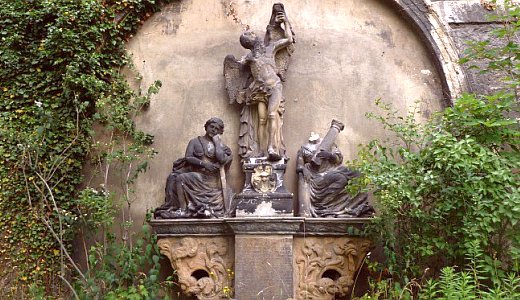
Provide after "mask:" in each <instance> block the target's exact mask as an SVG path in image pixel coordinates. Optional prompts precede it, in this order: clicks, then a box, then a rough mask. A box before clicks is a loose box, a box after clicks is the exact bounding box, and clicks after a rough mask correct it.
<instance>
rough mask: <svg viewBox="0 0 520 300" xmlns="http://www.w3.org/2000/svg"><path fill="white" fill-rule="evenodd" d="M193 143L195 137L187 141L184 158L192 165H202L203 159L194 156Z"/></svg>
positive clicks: (194, 142)
mask: <svg viewBox="0 0 520 300" xmlns="http://www.w3.org/2000/svg"><path fill="white" fill-rule="evenodd" d="M195 144H196V139H192V140H191V141H190V142H189V143H188V146H187V147H186V153H185V155H184V158H186V162H187V163H188V164H190V165H192V166H197V167H203V166H204V161H203V160H202V159H200V158H198V157H196V156H195Z"/></svg>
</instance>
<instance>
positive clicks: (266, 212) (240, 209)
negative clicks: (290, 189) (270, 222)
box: [235, 192, 293, 217]
mask: <svg viewBox="0 0 520 300" xmlns="http://www.w3.org/2000/svg"><path fill="white" fill-rule="evenodd" d="M235 201H236V203H237V206H236V216H237V217H275V216H278V217H285V216H286V217H291V216H293V194H291V193H266V194H260V193H254V192H252V193H240V194H238V195H237V196H235Z"/></svg>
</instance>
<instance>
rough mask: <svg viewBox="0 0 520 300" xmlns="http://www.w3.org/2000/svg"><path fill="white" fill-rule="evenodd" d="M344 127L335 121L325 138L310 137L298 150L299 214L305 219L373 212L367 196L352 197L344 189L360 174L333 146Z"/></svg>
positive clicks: (369, 214)
mask: <svg viewBox="0 0 520 300" xmlns="http://www.w3.org/2000/svg"><path fill="white" fill-rule="evenodd" d="M344 127H345V125H343V123H341V122H340V121H337V120H332V123H331V127H330V129H329V131H328V133H327V134H326V136H325V137H324V138H323V139H321V138H320V137H319V135H317V134H311V136H310V138H309V141H308V143H306V144H305V145H303V146H302V147H301V148H300V150H299V151H298V160H297V165H298V166H297V172H298V178H299V179H298V194H299V206H300V215H302V216H306V217H322V218H328V217H336V218H337V217H368V216H372V214H373V212H374V210H373V208H372V207H371V206H370V205H369V204H368V200H367V198H368V195H367V194H366V193H360V194H357V195H354V196H353V195H350V194H349V192H348V191H347V190H346V189H345V187H346V186H347V184H348V183H349V181H350V180H352V179H353V178H356V177H359V176H360V175H361V174H360V173H359V172H357V171H354V170H350V169H349V168H347V167H345V166H344V165H343V164H342V162H343V155H342V154H341V152H340V151H339V149H338V147H337V146H336V144H335V143H334V141H335V140H336V137H337V135H338V134H339V132H340V131H341V130H343V128H344Z"/></svg>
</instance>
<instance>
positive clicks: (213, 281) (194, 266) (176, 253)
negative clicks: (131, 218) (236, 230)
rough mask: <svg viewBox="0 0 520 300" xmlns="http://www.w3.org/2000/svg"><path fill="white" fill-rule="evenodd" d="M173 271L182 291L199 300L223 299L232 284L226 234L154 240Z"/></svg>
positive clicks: (231, 258) (229, 240)
mask: <svg viewBox="0 0 520 300" xmlns="http://www.w3.org/2000/svg"><path fill="white" fill-rule="evenodd" d="M157 243H158V245H159V249H160V250H161V253H162V254H164V255H165V256H166V257H168V259H169V260H170V263H171V265H172V268H173V269H174V270H176V274H177V277H178V278H179V285H180V288H181V290H182V292H183V293H184V294H185V295H188V296H196V297H197V299H201V300H217V299H226V298H227V297H228V296H229V295H228V294H227V293H228V291H230V290H232V286H233V275H232V272H233V258H234V253H233V241H232V239H231V238H227V237H212V238H210V237H170V238H163V239H160V240H159V241H158V242H157Z"/></svg>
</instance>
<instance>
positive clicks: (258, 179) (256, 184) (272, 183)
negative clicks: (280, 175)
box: [251, 165, 276, 193]
mask: <svg viewBox="0 0 520 300" xmlns="http://www.w3.org/2000/svg"><path fill="white" fill-rule="evenodd" d="M251 184H252V185H253V188H254V189H255V191H256V192H258V193H267V192H271V193H274V191H275V190H276V174H274V173H273V167H272V166H271V165H259V166H257V167H255V168H254V172H253V174H252V175H251Z"/></svg>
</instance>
